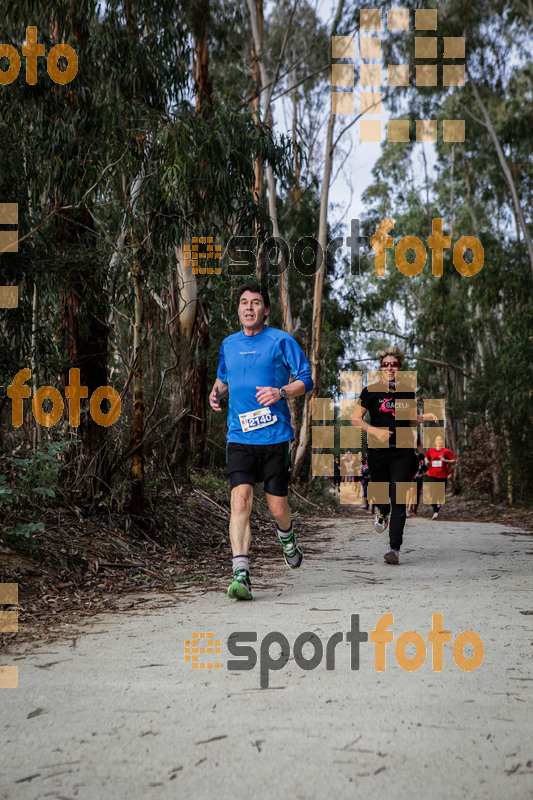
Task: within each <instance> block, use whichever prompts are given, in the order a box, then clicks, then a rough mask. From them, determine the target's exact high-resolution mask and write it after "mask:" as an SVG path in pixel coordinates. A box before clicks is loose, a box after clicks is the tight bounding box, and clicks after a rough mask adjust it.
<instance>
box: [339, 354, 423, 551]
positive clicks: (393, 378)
mask: <svg viewBox="0 0 533 800" xmlns="http://www.w3.org/2000/svg"><path fill="white" fill-rule="evenodd" d="M378 358H379V362H380V367H381V376H380V380H379V381H378V382H377V383H375V384H372V385H370V386H368V387H365V388H364V389H363V391H362V392H361V395H360V398H359V400H358V403H357V405H356V407H355V410H354V413H353V416H352V425H354V426H355V427H356V428H361V429H362V430H363V431H366V432H367V433H368V434H370V436H369V443H368V453H367V457H368V466H369V468H370V477H371V480H372V481H373V482H384V483H388V485H389V499H390V503H386V504H383V503H380V504H378V509H379V510H378V513H377V514H376V517H375V519H374V528H375V529H376V531H378V533H381V532H382V531H384V530H385V529H386V528H387V526H388V524H389V513H390V528H389V538H390V548H389V550H388V551H387V552H386V553H385V555H384V559H385V562H386V563H387V564H399V561H400V559H399V552H400V547H401V546H402V541H403V529H404V526H405V502H403V503H401V502H397V500H396V484H397V483H398V482H409V481H410V480H411V479H412V476H413V474H414V473H415V471H416V469H417V467H418V459H417V457H416V453H415V450H414V444H415V443H414V442H412V443H411V444H410V446H407V444H408V441H407V440H408V438H409V433H408V432H407V431H406V432H405V434H404V435H402V432H398V429H401V428H412V427H414V426H416V425H419V424H420V423H421V422H424V421H430V420H431V421H432V422H438V418H437V417H436V416H435V414H417V413H416V403H413V402H412V401H413V400H415V392H414V391H412V390H409V389H408V388H406V389H403V390H402V379H401V375H400V374H399V373H400V370H401V368H402V364H403V361H404V358H405V354H404V353H403V352H402V351H401V350H400V349H399V348H398V347H389V348H388V349H387V350H380V351H379V353H378ZM406 383H407V382H406V381H404V385H405V384H406ZM402 401H404V402H402ZM405 401H411V402H405ZM400 409H402V410H401V411H400ZM367 411H369V412H370V424H368V422H364V420H363V417H364V416H365V414H366V412H367ZM404 436H405V438H404ZM372 437H374V441H375V440H377V442H379V443H381V444H383V445H385V446H384V447H383V446H381V447H380V446H379V445H378V446H376V445H377V442H376V444H375V445H374V447H372V443H371V439H372Z"/></svg>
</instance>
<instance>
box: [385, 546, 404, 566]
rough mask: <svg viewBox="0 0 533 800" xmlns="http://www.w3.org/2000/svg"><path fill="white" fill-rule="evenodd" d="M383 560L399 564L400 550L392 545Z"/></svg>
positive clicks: (387, 562)
mask: <svg viewBox="0 0 533 800" xmlns="http://www.w3.org/2000/svg"><path fill="white" fill-rule="evenodd" d="M383 560H384V561H385V563H386V564H399V563H400V553H399V551H398V550H394V549H393V548H392V547H390V548H389V549H388V550H387V552H386V553H385V555H384V556H383Z"/></svg>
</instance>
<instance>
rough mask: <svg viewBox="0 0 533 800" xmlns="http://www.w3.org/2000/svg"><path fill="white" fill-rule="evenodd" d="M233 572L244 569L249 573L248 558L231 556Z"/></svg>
mask: <svg viewBox="0 0 533 800" xmlns="http://www.w3.org/2000/svg"><path fill="white" fill-rule="evenodd" d="M231 562H232V564H233V572H235V571H236V570H238V569H245V570H246V572H248V573H250V556H232V559H231Z"/></svg>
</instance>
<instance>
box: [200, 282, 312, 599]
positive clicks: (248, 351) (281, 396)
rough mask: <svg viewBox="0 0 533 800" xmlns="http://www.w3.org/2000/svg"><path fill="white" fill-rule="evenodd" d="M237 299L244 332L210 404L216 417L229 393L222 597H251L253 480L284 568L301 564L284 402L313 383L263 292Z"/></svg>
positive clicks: (223, 363)
mask: <svg viewBox="0 0 533 800" xmlns="http://www.w3.org/2000/svg"><path fill="white" fill-rule="evenodd" d="M238 302H239V307H238V312H239V320H240V323H241V325H242V330H241V331H239V333H234V334H233V335H232V336H228V337H226V339H224V341H223V342H222V346H221V348H220V355H219V365H218V372H217V379H216V381H215V383H214V384H213V388H212V390H211V394H210V395H209V403H210V405H211V408H212V409H213V410H214V411H219V412H220V411H222V408H221V406H220V401H221V399H222V398H224V397H226V396H227V395H228V394H229V410H228V436H227V439H228V445H227V473H228V476H229V481H230V487H231V518H230V541H231V548H232V553H233V558H232V562H233V581H232V583H231V585H230V587H229V589H228V596H229V597H231V598H235V599H237V600H252V599H253V598H252V592H251V583H250V566H249V555H248V554H249V552H250V540H251V535H252V534H251V530H250V514H251V512H252V504H253V497H254V490H253V487H254V484H255V482H256V481H263V484H264V489H265V496H266V499H267V503H268V508H269V510H270V513H271V514H272V516H273V517H274V519H275V520H276V529H277V533H278V537H279V540H280V542H281V546H282V548H283V554H284V557H285V561H286V563H287V565H288V566H289V567H291V569H296V568H297V567H299V566H300V564H301V563H302V559H303V553H302V550H301V548H300V546H299V544H298V543H297V541H296V537H295V536H294V531H293V528H292V521H291V509H290V506H289V503H288V499H287V496H288V493H289V471H290V442H291V441H292V440H293V439H294V432H293V430H292V426H291V416H290V412H289V409H288V407H287V403H286V399H285V398H287V397H298V395H302V394H305V393H306V392H309V391H311V389H312V388H313V380H312V378H311V370H310V368H309V363H308V361H307V359H306V357H305V355H304V354H303V352H302V350H301V348H300V346H299V345H298V344H297V342H296V341H295V340H294V339H293V338H292V336H290V335H289V334H288V333H285V331H281V330H278V329H277V328H270V327H269V326H268V325H267V324H266V322H267V319H268V315H269V313H270V298H269V296H268V291H267V290H266V289H265V288H263V287H262V286H260V285H259V284H258V283H246V284H244V286H241V288H240V290H239V295H238ZM291 375H292V376H293V380H292V382H290V383H289V379H290V376H291Z"/></svg>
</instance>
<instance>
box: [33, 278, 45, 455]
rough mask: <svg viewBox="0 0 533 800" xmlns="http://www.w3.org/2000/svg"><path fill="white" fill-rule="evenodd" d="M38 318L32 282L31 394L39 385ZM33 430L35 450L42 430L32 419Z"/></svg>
mask: <svg viewBox="0 0 533 800" xmlns="http://www.w3.org/2000/svg"><path fill="white" fill-rule="evenodd" d="M38 316H39V292H38V289H37V281H34V284H33V302H32V309H31V380H32V383H33V394H35V392H36V391H37V389H38V388H39V385H40V381H39V356H38V352H37V330H38V327H39V323H38ZM33 422H34V428H33V433H34V435H33V449H34V450H35V448H36V447H39V445H40V444H41V443H42V441H43V429H42V427H41V426H40V425H39V423H38V422H37V420H35V419H34V421H33Z"/></svg>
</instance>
